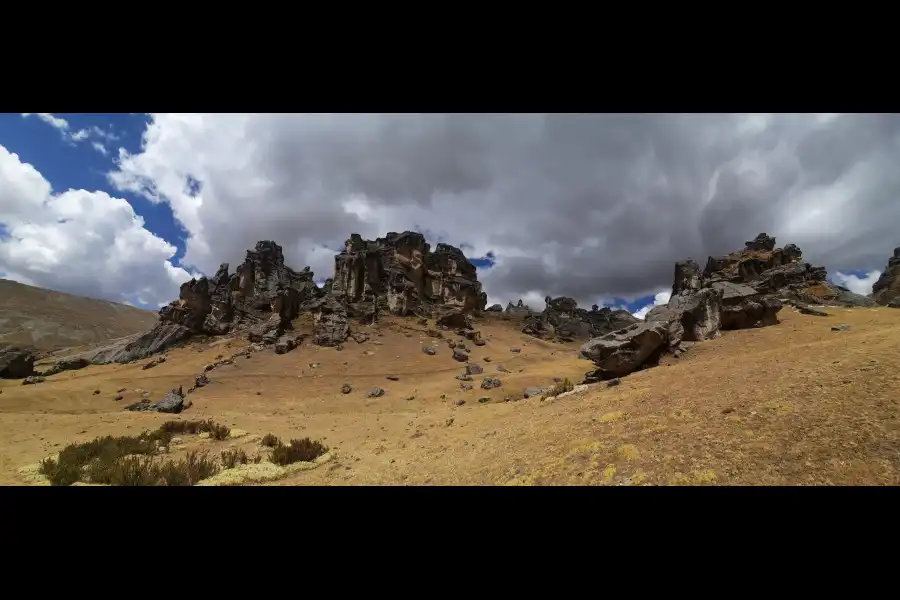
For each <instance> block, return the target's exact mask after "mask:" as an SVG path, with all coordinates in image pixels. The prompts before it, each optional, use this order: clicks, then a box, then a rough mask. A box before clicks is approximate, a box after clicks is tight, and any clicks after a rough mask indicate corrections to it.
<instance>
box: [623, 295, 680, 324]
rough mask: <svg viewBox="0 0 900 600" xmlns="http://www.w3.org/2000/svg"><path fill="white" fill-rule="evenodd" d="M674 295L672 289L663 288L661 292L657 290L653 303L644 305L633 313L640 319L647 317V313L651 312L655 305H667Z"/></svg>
mask: <svg viewBox="0 0 900 600" xmlns="http://www.w3.org/2000/svg"><path fill="white" fill-rule="evenodd" d="M671 297H672V292H671V291H670V290H663V291H661V292H657V293H656V295H655V296H653V303H652V304H648V305H647V306H642V307H641V308H639V309H638V310H636V311H635V312H633V313H631V314H633V315H634V316H635V317H636V318H638V319H645V318H647V313H648V312H650V309H652V308H653V307H654V306H665V305H666V304H668V303H669V298H671Z"/></svg>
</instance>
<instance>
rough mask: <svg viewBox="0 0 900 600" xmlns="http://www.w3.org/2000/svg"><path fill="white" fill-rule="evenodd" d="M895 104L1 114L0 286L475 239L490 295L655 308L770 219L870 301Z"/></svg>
mask: <svg viewBox="0 0 900 600" xmlns="http://www.w3.org/2000/svg"><path fill="white" fill-rule="evenodd" d="M898 164H900V116H894V115H699V114H698V115H693V114H692V115H644V116H605V115H594V116H590V115H526V114H516V115H499V116H498V115H493V116H478V115H274V114H263V115H222V114H217V115H173V114H151V115H144V114H132V115H82V114H78V115H70V114H46V113H32V114H24V115H19V114H4V115H0V277H5V278H9V279H14V280H17V281H21V282H24V283H29V284H32V285H38V286H41V287H47V288H51V289H56V290H61V291H67V292H72V293H76V294H81V295H88V296H95V297H102V298H107V299H111V300H116V301H124V302H129V303H132V304H135V305H138V306H145V307H156V306H159V305H160V304H164V303H166V302H168V301H169V300H172V299H174V298H176V297H177V295H178V286H179V285H180V284H181V283H182V282H183V281H185V280H187V279H189V278H190V277H191V275H192V274H195V273H207V274H212V273H214V272H215V270H216V268H217V267H218V265H219V263H221V262H230V263H231V264H232V269H233V268H234V266H236V265H237V264H238V263H239V262H240V261H241V260H242V259H243V256H244V253H245V251H246V249H247V248H249V247H252V246H253V245H254V244H255V242H256V241H257V240H260V239H273V240H275V241H276V242H278V243H279V244H281V245H282V246H283V247H284V249H285V253H286V255H287V257H288V263H289V264H290V266H292V267H294V268H296V269H300V268H302V267H304V266H306V265H309V266H310V267H311V268H312V269H313V271H315V273H316V275H317V276H318V278H320V279H324V278H325V277H329V276H331V273H332V269H333V265H334V258H333V257H334V254H335V252H337V251H339V250H340V249H341V248H342V247H343V244H344V240H346V239H347V238H348V237H349V235H350V233H360V234H362V235H363V236H364V237H367V238H375V237H377V236H383V235H384V234H385V233H386V232H388V231H398V232H400V231H404V230H407V229H409V230H416V231H421V232H422V233H424V234H425V236H426V238H427V239H428V241H429V242H430V243H431V244H432V245H434V244H436V243H437V242H446V243H450V244H453V245H456V246H461V247H462V248H463V251H464V252H465V253H466V255H467V256H468V257H470V258H471V259H475V260H474V262H476V264H477V265H478V266H479V279H481V280H482V281H483V282H484V286H485V291H487V293H488V295H489V301H490V302H491V303H493V302H500V303H502V304H505V303H506V302H508V301H516V300H518V299H519V298H524V299H525V300H526V302H528V303H530V304H531V305H532V307H534V308H542V307H543V298H544V296H545V295H547V294H550V295H553V296H558V295H566V296H572V297H574V298H576V299H577V300H578V301H579V304H580V305H582V306H589V305H590V304H592V303H595V302H596V303H598V304H603V305H611V306H627V307H628V308H629V309H630V310H632V311H634V312H637V313H639V314H642V313H643V312H646V310H648V308H649V307H650V306H652V305H653V304H654V303H664V302H665V301H666V300H667V294H668V289H669V288H670V286H671V278H672V270H673V263H674V262H675V261H676V260H682V259H685V258H688V257H693V258H695V259H698V260H699V261H701V262H703V261H705V259H706V257H707V256H708V255H710V254H722V253H725V252H728V251H731V250H735V249H739V248H741V247H742V246H743V242H744V240H747V239H751V238H752V237H754V236H755V235H756V234H757V233H759V232H761V231H766V232H768V233H769V234H770V235H774V236H776V237H777V239H778V243H779V245H784V244H787V243H795V244H797V245H799V246H800V248H801V249H802V250H803V252H804V255H805V257H806V259H807V260H810V261H812V262H814V263H816V264H822V265H825V266H826V267H827V268H828V271H829V274H830V276H831V278H832V280H833V281H835V282H839V283H843V284H845V285H847V286H848V287H851V289H854V291H857V292H860V293H869V292H870V291H871V285H872V283H873V282H874V280H875V279H877V277H878V274H879V271H880V270H881V269H882V268H883V267H884V265H885V263H886V262H887V259H888V257H889V256H890V255H891V252H892V250H893V248H894V247H895V246H900V233H898V232H897V231H896V230H897V223H898V222H900V201H898V200H900V197H898V193H900V169H898V168H897V165H898Z"/></svg>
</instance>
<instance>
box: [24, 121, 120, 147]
mask: <svg viewBox="0 0 900 600" xmlns="http://www.w3.org/2000/svg"><path fill="white" fill-rule="evenodd" d="M32 115H34V116H36V117H37V118H39V119H40V120H41V121H43V122H45V123H47V124H48V125H50V126H51V127H53V128H54V129H56V130H57V131H59V133H60V135H61V136H62V138H63V141H65V142H66V143H68V144H70V145H73V146H74V145H76V144H78V143H80V142H84V141H86V140H88V139H89V138H91V137H95V138H96V137H99V138H100V139H103V140H107V141H115V140H118V139H119V138H118V136H116V135H115V134H113V133H112V132H109V131H106V130H104V129H101V128H100V127H97V126H96V125H94V126H91V127H89V128H87V129H79V130H78V131H72V130H71V128H70V125H69V122H68V121H67V120H66V119H63V118H62V117H57V116H56V115H53V114H52V113H22V117H23V118H28V117H30V116H32ZM91 145H92V146H93V148H94V149H95V150H96V151H97V152H99V153H101V154H102V155H103V156H107V155H108V152H107V150H106V147H104V146H103V144H101V143H99V142H96V141H95V142H92V143H91Z"/></svg>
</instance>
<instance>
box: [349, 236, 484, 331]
mask: <svg viewBox="0 0 900 600" xmlns="http://www.w3.org/2000/svg"><path fill="white" fill-rule="evenodd" d="M476 271H477V269H476V268H475V265H473V264H472V263H471V262H469V260H468V259H467V258H466V257H465V255H464V254H463V253H462V251H460V250H459V248H456V247H454V246H450V245H448V244H438V245H437V247H436V248H435V250H434V251H431V246H430V245H429V244H428V243H426V242H425V237H424V236H423V235H422V234H421V233H416V232H412V231H405V232H403V233H393V232H392V233H388V234H387V236H385V237H383V238H378V239H376V240H375V241H370V240H364V239H363V238H362V236H360V235H359V234H355V233H354V234H353V235H351V236H350V239H348V240H347V242H346V244H345V247H344V250H343V252H341V253H340V254H338V255H337V256H335V259H334V279H333V282H332V285H331V295H332V296H334V298H335V299H337V300H338V301H339V302H340V303H341V304H343V305H345V306H346V307H347V311H348V314H350V315H352V316H354V317H356V316H359V317H361V318H365V319H375V318H377V316H378V314H379V313H380V312H388V313H390V314H393V315H398V316H407V315H414V314H419V315H423V314H430V313H431V310H432V308H433V307H446V308H449V309H455V310H459V311H462V312H466V313H470V312H474V311H480V310H484V308H485V304H486V303H487V294H485V293H484V292H483V291H482V289H481V283H479V282H478V277H477V274H476Z"/></svg>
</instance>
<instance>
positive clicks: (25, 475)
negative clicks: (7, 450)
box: [16, 463, 50, 485]
mask: <svg viewBox="0 0 900 600" xmlns="http://www.w3.org/2000/svg"><path fill="white" fill-rule="evenodd" d="M40 468H41V465H40V464H38V463H36V464H33V465H26V466H24V467H22V468H20V469H16V473H18V475H19V476H20V477H21V478H22V480H23V481H25V482H26V483H30V484H31V485H50V480H49V479H47V478H46V477H44V476H43V475H42V474H41V473H40Z"/></svg>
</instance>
